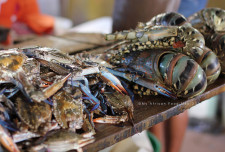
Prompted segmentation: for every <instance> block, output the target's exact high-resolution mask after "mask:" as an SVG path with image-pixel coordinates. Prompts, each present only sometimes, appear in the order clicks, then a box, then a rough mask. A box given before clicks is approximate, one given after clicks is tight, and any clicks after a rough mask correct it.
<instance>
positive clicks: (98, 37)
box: [5, 33, 112, 53]
mask: <svg viewBox="0 0 225 152" xmlns="http://www.w3.org/2000/svg"><path fill="white" fill-rule="evenodd" d="M111 43H112V42H108V41H105V40H104V36H103V35H102V34H96V33H66V34H64V35H61V36H42V37H36V38H34V39H31V40H27V41H24V42H21V43H18V44H16V45H11V46H6V47H5V49H8V48H21V47H29V46H45V47H52V48H57V49H60V50H62V51H63V52H66V53H76V52H81V51H85V50H92V49H99V48H101V47H104V46H108V45H110V44H111Z"/></svg>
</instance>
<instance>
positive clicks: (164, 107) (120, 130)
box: [83, 77, 225, 152]
mask: <svg viewBox="0 0 225 152" xmlns="http://www.w3.org/2000/svg"><path fill="white" fill-rule="evenodd" d="M224 91H225V79H224V77H220V78H219V79H218V80H217V81H216V82H215V83H214V84H212V85H210V86H208V88H207V90H206V91H205V92H204V93H203V94H201V95H199V96H197V97H195V98H192V99H178V100H172V99H169V98H167V97H163V96H161V95H159V96H145V97H143V98H140V97H136V98H135V101H134V109H135V110H134V119H135V120H134V126H132V125H131V124H129V123H126V124H125V125H124V127H120V126H115V125H108V124H96V129H97V131H96V133H97V134H96V135H95V138H96V141H95V142H94V143H92V144H89V145H87V146H85V147H84V148H83V150H84V151H85V152H94V151H99V150H101V149H104V148H106V147H109V146H111V145H113V144H115V143H117V142H119V141H121V140H123V139H126V138H128V137H130V136H132V135H134V134H136V133H139V132H141V131H143V130H146V129H148V128H150V127H152V126H153V125H155V124H157V123H159V122H162V121H164V120H166V119H169V118H170V117H172V116H175V115H178V114H180V113H182V112H183V111H185V110H187V109H189V108H191V107H193V106H195V105H196V104H198V103H200V102H202V101H204V100H206V99H209V98H211V97H213V96H215V95H218V94H220V93H222V92H224Z"/></svg>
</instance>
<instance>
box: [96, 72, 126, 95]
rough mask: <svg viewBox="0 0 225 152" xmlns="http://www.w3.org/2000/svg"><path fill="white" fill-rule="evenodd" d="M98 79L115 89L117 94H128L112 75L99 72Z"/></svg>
mask: <svg viewBox="0 0 225 152" xmlns="http://www.w3.org/2000/svg"><path fill="white" fill-rule="evenodd" d="M100 77H101V79H102V80H103V81H104V82H107V83H108V85H110V86H111V87H113V88H114V89H116V90H117V91H118V92H120V93H125V94H126V95H127V94H128V93H127V91H126V90H125V89H124V87H123V86H122V84H121V82H120V80H119V79H118V78H117V77H115V76H114V75H113V74H112V73H110V72H107V71H101V72H100Z"/></svg>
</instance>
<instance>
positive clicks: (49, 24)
mask: <svg viewBox="0 0 225 152" xmlns="http://www.w3.org/2000/svg"><path fill="white" fill-rule="evenodd" d="M53 27H54V19H53V17H51V16H48V15H44V14H41V12H40V11H39V7H38V3H37V1H36V0H0V34H1V35H0V42H1V43H2V44H5V45H9V44H11V43H12V42H13V38H12V37H11V35H10V30H11V29H12V28H13V29H14V31H15V32H17V33H19V34H27V33H32V32H33V33H35V34H45V33H50V32H51V31H52V29H53Z"/></svg>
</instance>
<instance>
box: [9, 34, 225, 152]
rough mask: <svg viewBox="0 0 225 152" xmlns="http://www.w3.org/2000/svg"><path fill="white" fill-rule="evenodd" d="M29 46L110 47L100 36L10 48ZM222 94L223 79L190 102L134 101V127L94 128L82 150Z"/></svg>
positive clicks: (32, 42) (74, 36) (40, 40)
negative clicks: (89, 141)
mask: <svg viewBox="0 0 225 152" xmlns="http://www.w3.org/2000/svg"><path fill="white" fill-rule="evenodd" d="M31 45H40V46H48V47H53V48H58V49H60V50H62V51H64V52H67V53H76V52H80V51H83V50H91V51H92V52H95V53H96V52H98V53H99V52H102V51H103V50H105V49H106V48H108V47H109V43H108V42H105V41H104V39H103V36H102V35H101V34H80V33H69V34H65V35H62V36H57V37H55V36H45V37H38V38H35V39H33V40H29V41H25V42H22V43H20V44H17V45H14V46H10V48H12V47H26V46H31ZM224 91H225V79H224V77H220V78H219V79H218V80H217V81H216V82H215V83H214V84H212V85H210V86H208V88H207V90H206V91H205V92H204V93H203V94H201V95H199V96H197V97H195V98H193V99H178V100H172V99H169V98H166V97H163V96H160V95H158V96H145V97H143V98H140V97H138V96H136V97H135V101H134V109H135V110H134V119H135V120H134V126H132V125H131V124H130V123H125V124H124V126H123V127H121V126H116V125H109V124H96V133H97V134H96V135H95V139H96V141H95V142H94V143H92V144H89V145H87V146H85V147H84V148H83V149H84V151H86V152H93V151H98V150H101V149H104V148H106V147H109V146H111V145H113V144H115V143H117V142H119V141H121V140H123V139H125V138H128V137H130V136H132V135H134V134H136V133H138V132H141V131H143V130H145V129H148V128H150V127H151V126H153V125H155V124H157V123H159V122H162V121H164V120H166V119H168V118H170V117H172V116H175V115H177V114H179V113H182V112H183V111H184V110H187V109H189V108H191V107H192V106H194V105H196V104H198V103H200V102H202V101H204V100H206V99H209V98H211V97H213V96H215V95H218V94H220V93H222V92H224Z"/></svg>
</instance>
